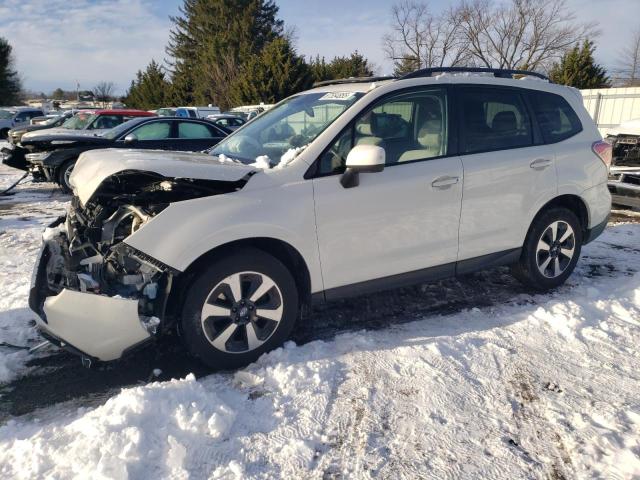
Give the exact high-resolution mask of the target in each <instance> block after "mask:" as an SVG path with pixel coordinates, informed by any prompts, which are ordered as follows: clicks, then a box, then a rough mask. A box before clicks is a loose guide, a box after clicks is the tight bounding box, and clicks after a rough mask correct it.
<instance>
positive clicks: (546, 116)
mask: <svg viewBox="0 0 640 480" xmlns="http://www.w3.org/2000/svg"><path fill="white" fill-rule="evenodd" d="M531 96H532V98H531V100H532V102H531V103H532V105H533V111H534V114H535V116H536V121H537V122H538V125H539V127H540V132H541V133H542V138H543V139H544V142H545V143H557V142H561V141H562V140H566V139H567V138H570V137H573V136H574V135H576V134H578V133H580V132H581V131H582V123H580V119H579V118H578V115H577V114H576V112H575V111H574V110H573V108H571V105H569V103H568V102H567V101H566V100H565V99H564V98H562V97H561V96H560V95H555V94H553V93H546V92H535V93H532V94H531Z"/></svg>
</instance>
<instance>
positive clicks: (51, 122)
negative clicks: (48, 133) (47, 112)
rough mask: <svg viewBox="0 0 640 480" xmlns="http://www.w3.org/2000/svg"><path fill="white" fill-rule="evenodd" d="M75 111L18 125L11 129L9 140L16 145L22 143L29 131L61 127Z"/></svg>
mask: <svg viewBox="0 0 640 480" xmlns="http://www.w3.org/2000/svg"><path fill="white" fill-rule="evenodd" d="M73 115H74V114H73V112H71V111H67V112H65V113H64V114H63V115H60V116H56V117H50V118H47V119H46V121H44V122H42V123H37V124H31V125H24V126H22V127H16V128H12V129H11V130H9V136H8V140H9V142H10V143H13V144H14V145H16V144H18V143H20V140H21V139H22V136H23V135H24V134H25V133H29V132H38V131H41V130H47V129H50V128H56V127H61V126H62V125H63V124H64V122H66V121H67V120H68V119H69V118H71V117H72V116H73Z"/></svg>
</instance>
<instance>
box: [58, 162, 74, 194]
mask: <svg viewBox="0 0 640 480" xmlns="http://www.w3.org/2000/svg"><path fill="white" fill-rule="evenodd" d="M75 165H76V161H75V160H67V161H66V162H64V163H63V164H62V166H61V167H60V169H59V170H58V184H59V185H60V187H61V188H62V190H63V191H64V192H65V193H70V192H71V190H72V188H71V184H70V183H69V179H70V178H71V172H73V167H75Z"/></svg>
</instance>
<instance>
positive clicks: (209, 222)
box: [125, 171, 323, 292]
mask: <svg viewBox="0 0 640 480" xmlns="http://www.w3.org/2000/svg"><path fill="white" fill-rule="evenodd" d="M278 173H280V174H282V175H284V176H286V173H285V172H284V171H283V172H278ZM269 177H270V175H269V174H266V173H264V172H261V173H258V174H256V175H255V176H254V177H252V178H251V180H250V181H249V183H248V184H247V185H246V186H245V187H244V188H243V189H242V190H239V191H237V192H234V193H228V194H225V195H218V196H214V197H204V198H199V199H195V200H188V201H184V202H178V203H174V204H171V205H170V206H169V207H167V208H166V209H165V210H164V211H163V212H162V213H160V214H159V215H158V216H157V217H155V218H154V219H153V220H152V221H151V222H149V223H147V224H145V225H144V226H143V227H142V228H140V230H138V231H137V232H135V233H134V234H133V235H131V236H130V237H128V238H127V239H125V242H126V243H127V244H129V245H131V246H132V247H134V248H137V249H139V250H141V251H142V252H144V253H146V254H148V255H151V256H152V257H154V258H155V259H157V260H160V261H161V262H163V263H165V264H167V265H169V266H171V267H173V268H175V269H177V270H180V271H184V270H186V269H187V268H188V267H189V265H191V264H192V263H193V262H194V261H195V260H197V259H198V258H199V257H200V256H202V255H203V254H205V253H207V252H209V251H210V250H212V249H214V248H216V247H219V246H221V245H224V244H227V243H230V242H233V241H236V240H244V239H250V238H260V237H263V238H272V239H276V240H281V241H283V242H285V243H287V244H289V245H291V246H292V247H293V248H295V249H296V250H297V251H298V252H299V253H300V254H301V256H302V257H303V259H304V261H305V262H306V264H307V268H308V269H309V273H310V276H311V289H312V292H317V291H321V290H323V286H322V275H321V273H320V262H319V259H318V244H317V237H316V226H315V219H314V214H313V185H312V182H310V181H307V180H300V181H292V182H284V183H281V184H280V183H278V182H274V181H272V179H271V178H269Z"/></svg>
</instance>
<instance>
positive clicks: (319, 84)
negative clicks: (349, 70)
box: [313, 76, 397, 88]
mask: <svg viewBox="0 0 640 480" xmlns="http://www.w3.org/2000/svg"><path fill="white" fill-rule="evenodd" d="M396 78H397V77H388V76H387V77H349V78H336V79H334V80H324V81H322V82H316V83H314V84H313V86H314V88H315V87H324V86H326V85H340V84H343V83H367V82H381V81H383V80H395V79H396Z"/></svg>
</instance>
